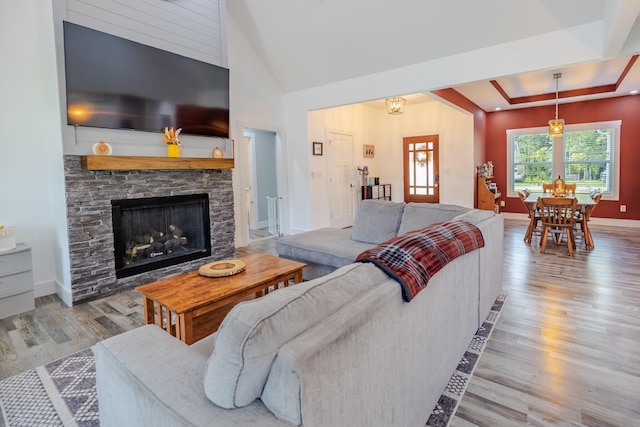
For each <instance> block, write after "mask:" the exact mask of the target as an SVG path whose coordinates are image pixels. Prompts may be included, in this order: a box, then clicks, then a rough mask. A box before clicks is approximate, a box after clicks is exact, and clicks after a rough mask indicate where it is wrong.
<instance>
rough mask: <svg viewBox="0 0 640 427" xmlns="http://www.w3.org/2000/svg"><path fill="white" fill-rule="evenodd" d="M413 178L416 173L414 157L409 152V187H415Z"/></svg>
mask: <svg viewBox="0 0 640 427" xmlns="http://www.w3.org/2000/svg"><path fill="white" fill-rule="evenodd" d="M415 176H416V173H415V162H414V155H413V151H410V152H409V185H410V186H411V187H413V186H414V185H416V183H415Z"/></svg>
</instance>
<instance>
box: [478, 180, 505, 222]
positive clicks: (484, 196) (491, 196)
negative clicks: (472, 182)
mask: <svg viewBox="0 0 640 427" xmlns="http://www.w3.org/2000/svg"><path fill="white" fill-rule="evenodd" d="M492 179H493V176H479V177H478V209H484V210H487V211H494V212H496V213H500V196H501V194H500V192H499V191H498V190H495V193H494V192H492V191H491V190H489V184H491V180H492Z"/></svg>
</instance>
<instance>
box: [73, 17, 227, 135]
mask: <svg viewBox="0 0 640 427" xmlns="http://www.w3.org/2000/svg"><path fill="white" fill-rule="evenodd" d="M64 59H65V77H66V86H67V90H66V93H67V123H68V124H69V125H74V126H91V127H98V128H109V129H130V130H139V131H146V132H161V131H162V130H163V129H164V128H165V127H175V128H182V133H185V134H194V135H205V136H214V137H221V138H228V137H229V70H228V69H226V68H223V67H219V66H217V65H213V64H208V63H206V62H202V61H198V60H195V59H192V58H187V57H185V56H181V55H178V54H175V53H171V52H167V51H165V50H162V49H157V48H154V47H151V46H147V45H144V44H141V43H137V42H134V41H131V40H127V39H123V38H121V37H116V36H113V35H110V34H107V33H103V32H100V31H97V30H93V29H90V28H87V27H83V26H80V25H77V24H73V23H71V22H64Z"/></svg>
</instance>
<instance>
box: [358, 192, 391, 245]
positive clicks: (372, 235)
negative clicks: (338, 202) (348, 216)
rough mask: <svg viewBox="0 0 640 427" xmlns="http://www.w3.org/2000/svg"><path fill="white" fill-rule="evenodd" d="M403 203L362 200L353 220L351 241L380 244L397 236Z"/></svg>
mask: <svg viewBox="0 0 640 427" xmlns="http://www.w3.org/2000/svg"><path fill="white" fill-rule="evenodd" d="M403 208H404V203H397V202H390V201H385V200H362V201H360V202H359V203H358V208H357V209H356V216H355V218H354V220H353V235H352V238H353V240H357V241H359V242H366V243H375V244H378V243H382V242H385V241H387V240H389V239H391V238H393V237H396V236H397V235H398V226H399V224H400V219H401V218H402V211H403Z"/></svg>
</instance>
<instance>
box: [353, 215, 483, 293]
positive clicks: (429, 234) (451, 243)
mask: <svg viewBox="0 0 640 427" xmlns="http://www.w3.org/2000/svg"><path fill="white" fill-rule="evenodd" d="M482 247H484V238H483V237H482V232H480V230H479V229H478V227H476V226H475V225H473V224H471V223H468V222H466V221H449V222H439V223H435V224H431V225H430V226H428V227H426V228H423V229H421V230H416V231H410V232H408V233H405V234H403V235H402V236H398V237H394V238H393V239H390V240H387V241H386V242H384V243H381V244H379V245H378V246H376V247H375V248H371V249H369V250H367V251H365V252H362V253H361V254H360V255H358V257H357V258H356V262H371V263H374V264H375V265H377V266H378V267H380V268H381V269H382V270H383V271H384V272H385V273H387V274H388V275H389V276H391V277H392V278H394V279H395V280H396V281H397V282H398V283H400V286H401V287H402V298H403V299H404V300H405V301H406V302H409V301H411V299H412V298H413V297H415V296H416V294H417V293H418V292H420V291H421V290H422V289H424V288H425V287H426V286H427V283H428V282H429V279H431V277H432V276H433V275H434V274H436V273H437V272H438V271H440V270H441V269H442V268H443V267H444V266H445V265H447V264H448V263H449V262H451V261H453V260H454V259H456V258H457V257H459V256H460V255H463V254H466V253H467V252H470V251H472V250H474V249H478V248H482Z"/></svg>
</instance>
